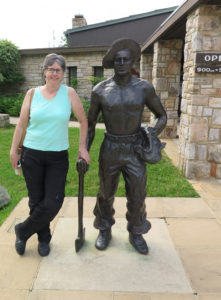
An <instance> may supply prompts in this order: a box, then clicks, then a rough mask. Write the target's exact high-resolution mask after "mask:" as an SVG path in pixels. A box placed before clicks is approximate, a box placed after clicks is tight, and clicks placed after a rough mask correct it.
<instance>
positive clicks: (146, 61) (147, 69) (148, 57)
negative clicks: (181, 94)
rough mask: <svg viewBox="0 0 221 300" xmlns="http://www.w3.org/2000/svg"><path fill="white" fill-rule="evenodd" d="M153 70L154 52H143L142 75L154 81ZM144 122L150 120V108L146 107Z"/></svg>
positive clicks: (141, 61)
mask: <svg viewBox="0 0 221 300" xmlns="http://www.w3.org/2000/svg"><path fill="white" fill-rule="evenodd" d="M152 71H153V54H152V53H151V54H149V53H148V54H142V55H141V60H140V77H141V78H143V79H146V80H148V81H149V82H152ZM142 121H143V122H144V123H149V122H150V110H149V109H148V108H146V107H145V109H144V113H143V119H142Z"/></svg>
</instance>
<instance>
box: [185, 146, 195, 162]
mask: <svg viewBox="0 0 221 300" xmlns="http://www.w3.org/2000/svg"><path fill="white" fill-rule="evenodd" d="M185 156H186V158H187V159H195V158H196V144H194V143H191V144H190V143H187V144H186V149H185Z"/></svg>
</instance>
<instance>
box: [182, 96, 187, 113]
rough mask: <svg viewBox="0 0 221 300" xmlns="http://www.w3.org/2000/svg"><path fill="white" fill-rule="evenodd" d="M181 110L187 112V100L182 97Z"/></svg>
mask: <svg viewBox="0 0 221 300" xmlns="http://www.w3.org/2000/svg"><path fill="white" fill-rule="evenodd" d="M181 111H182V112H183V113H185V112H187V100H186V99H184V98H182V101H181Z"/></svg>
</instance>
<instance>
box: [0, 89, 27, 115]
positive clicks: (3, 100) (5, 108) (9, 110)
mask: <svg viewBox="0 0 221 300" xmlns="http://www.w3.org/2000/svg"><path fill="white" fill-rule="evenodd" d="M23 99H24V94H18V95H16V96H7V95H2V96H0V113H3V114H9V115H10V116H15V117H17V116H19V114H20V110H21V106H22V102H23Z"/></svg>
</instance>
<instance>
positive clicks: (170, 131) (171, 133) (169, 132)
mask: <svg viewBox="0 0 221 300" xmlns="http://www.w3.org/2000/svg"><path fill="white" fill-rule="evenodd" d="M176 135H177V127H171V126H167V127H166V128H165V129H164V137H165V138H175V137H176Z"/></svg>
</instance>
